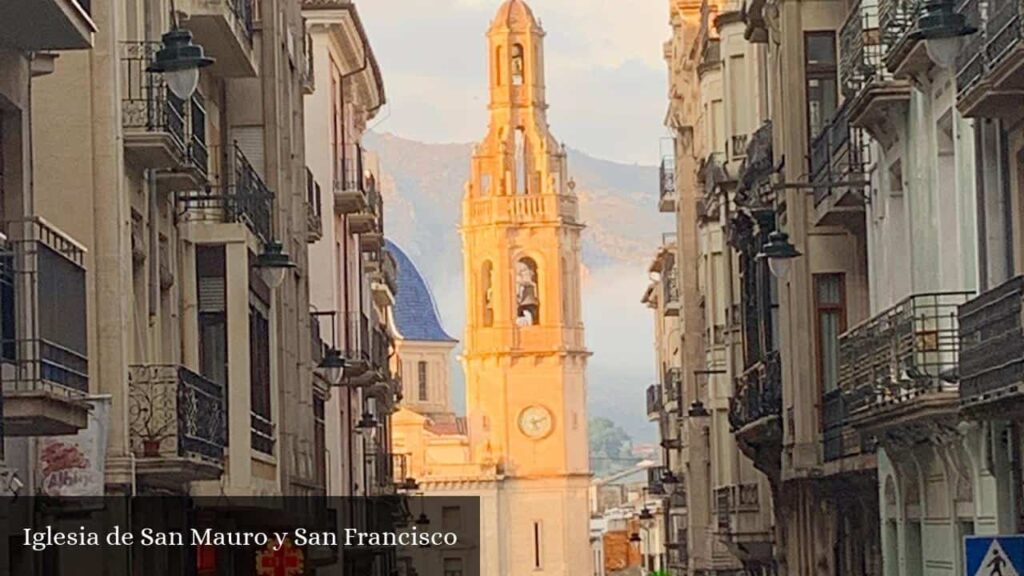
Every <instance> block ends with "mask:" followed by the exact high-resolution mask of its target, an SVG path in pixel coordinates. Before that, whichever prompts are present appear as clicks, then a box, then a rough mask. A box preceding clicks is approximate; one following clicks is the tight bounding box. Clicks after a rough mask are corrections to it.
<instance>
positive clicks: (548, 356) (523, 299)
mask: <svg viewBox="0 0 1024 576" xmlns="http://www.w3.org/2000/svg"><path fill="white" fill-rule="evenodd" d="M487 39H488V61H489V69H490V107H489V109H490V126H489V129H488V133H487V136H486V138H484V140H483V141H482V142H481V143H480V144H479V145H477V146H476V148H475V149H474V154H473V159H472V169H471V173H470V179H469V182H467V184H466V189H465V198H464V200H463V215H462V226H461V232H462V239H463V252H464V257H465V278H466V280H465V281H466V331H465V336H464V339H465V340H464V341H465V349H464V352H463V357H462V358H463V366H464V368H465V372H466V385H467V404H468V406H467V408H468V410H467V415H468V418H469V439H470V445H471V449H472V456H473V459H474V460H475V461H477V462H485V463H493V464H495V465H496V466H497V468H498V470H499V471H501V473H503V474H504V478H505V488H504V490H503V491H504V493H505V494H506V497H507V500H506V501H505V502H504V506H507V508H505V510H504V514H503V515H504V516H505V518H506V519H507V522H506V523H505V525H504V526H503V529H504V530H507V534H508V538H509V541H508V542H506V544H507V546H508V550H509V551H510V553H511V554H512V555H513V556H514V557H515V558H516V560H514V561H512V562H510V563H509V565H508V569H509V571H508V572H503V573H507V574H530V575H533V576H536V574H537V573H538V572H540V573H543V574H570V573H571V574H582V573H589V566H590V547H589V540H588V538H589V528H588V518H589V511H588V500H587V487H588V484H589V469H590V466H589V459H588V453H587V449H588V442H587V420H586V363H587V357H588V355H589V353H588V352H587V350H586V348H585V346H584V338H583V321H582V306H581V297H580V273H581V271H580V232H581V230H582V228H583V226H582V224H581V223H580V222H579V217H578V212H579V210H578V205H577V199H576V196H575V193H574V190H573V188H574V184H573V182H572V180H570V179H569V178H568V176H567V167H566V153H565V149H564V147H562V146H561V145H560V144H559V143H558V142H557V141H555V139H554V138H553V137H552V135H551V133H550V130H549V128H548V123H547V103H546V101H545V90H544V45H543V40H544V31H543V29H542V28H541V26H540V25H539V23H538V22H537V20H536V19H535V18H534V15H533V13H532V11H531V10H530V8H529V7H528V6H527V5H526V3H525V2H523V1H522V0H507V1H506V2H505V3H504V4H503V5H502V6H501V7H500V8H499V9H498V14H497V16H496V17H495V19H494V21H493V22H492V24H491V27H490V30H489V31H488V33H487Z"/></svg>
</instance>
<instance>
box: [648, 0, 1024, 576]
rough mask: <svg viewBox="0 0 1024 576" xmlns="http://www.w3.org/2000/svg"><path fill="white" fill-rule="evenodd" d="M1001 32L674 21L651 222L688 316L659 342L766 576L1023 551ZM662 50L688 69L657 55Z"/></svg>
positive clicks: (1013, 100) (800, 13)
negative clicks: (663, 226) (694, 306)
mask: <svg viewBox="0 0 1024 576" xmlns="http://www.w3.org/2000/svg"><path fill="white" fill-rule="evenodd" d="M714 8H717V9H718V10H717V16H714V17H710V18H711V19H712V20H713V21H714V23H715V24H716V26H717V32H718V36H717V46H716V45H715V39H714V38H713V37H710V36H708V37H707V39H704V37H705V32H703V30H704V29H705V28H706V26H707V24H706V22H708V20H709V15H708V14H709V12H714ZM673 9H674V10H675V9H678V11H679V13H680V14H686V13H689V14H691V15H696V14H698V12H697V11H698V8H697V7H696V6H695V5H687V4H685V3H684V4H678V3H673ZM1022 10H1024V6H1022V5H1021V4H1020V3H1019V2H988V3H986V2H972V1H966V2H956V3H954V2H914V1H911V2H898V1H890V0H859V1H855V2H829V1H819V2H786V3H776V2H762V1H759V0H748V1H746V2H744V3H743V4H742V5H741V6H738V7H735V6H724V7H722V6H718V7H714V6H708V5H707V4H705V5H704V7H703V8H702V9H700V12H699V14H700V15H699V16H698V17H691V22H695V23H694V24H691V25H690V26H689V27H687V26H685V25H684V26H682V27H680V26H679V24H678V20H676V21H675V25H674V30H675V35H676V39H675V40H674V41H673V43H672V45H669V46H668V48H670V49H669V50H667V53H666V54H667V56H668V57H669V59H670V63H671V64H672V68H671V70H672V71H673V74H672V76H671V77H672V83H671V85H672V92H671V94H670V101H671V102H673V103H676V104H677V105H676V106H675V109H677V110H679V111H680V113H679V114H678V115H677V116H673V115H672V114H671V112H670V114H669V126H670V127H671V128H673V129H674V130H675V132H676V137H677V144H676V147H675V148H676V153H675V155H674V157H673V158H671V159H669V161H668V162H667V163H666V164H665V165H670V166H672V167H674V178H672V179H671V180H672V185H671V186H668V187H665V186H664V185H663V194H662V202H661V206H660V208H661V209H662V210H667V211H671V212H675V213H676V215H677V220H678V223H679V224H678V230H677V233H678V234H679V239H678V241H677V242H678V245H679V246H680V248H679V249H678V251H677V254H678V255H679V256H678V257H677V269H678V272H677V276H678V280H677V281H678V282H680V283H681V284H682V285H683V286H684V288H683V289H682V291H681V294H682V296H681V299H682V304H681V309H682V310H684V311H685V310H686V303H685V302H686V294H687V292H686V288H685V279H686V277H687V275H693V276H694V278H695V282H696V285H697V288H696V292H695V293H696V294H697V295H698V296H697V302H699V303H700V309H701V311H702V312H703V313H704V317H703V318H702V320H703V325H696V326H694V325H691V326H689V327H688V326H687V325H686V324H685V319H686V316H685V312H684V314H683V315H682V318H683V319H684V320H683V321H684V323H683V324H682V325H681V328H680V333H681V337H680V340H681V342H682V347H683V349H684V350H685V349H686V341H687V340H688V339H691V338H694V337H695V336H697V335H699V337H700V338H701V339H702V340H703V343H702V346H701V347H700V348H702V349H703V352H704V354H705V356H704V361H705V364H706V365H707V366H710V367H715V366H724V370H721V372H720V371H719V370H715V369H710V370H708V371H707V372H706V374H707V376H708V377H709V378H715V377H717V376H727V377H728V381H727V382H726V383H725V385H724V386H723V387H722V389H721V390H719V388H718V387H717V386H715V385H714V384H710V385H706V389H707V392H705V391H704V388H703V387H702V386H703V385H702V382H701V381H700V380H699V379H697V378H694V380H693V381H692V382H693V386H694V388H693V390H692V391H691V392H689V393H690V394H691V395H696V400H699V401H700V402H702V403H704V404H705V406H703V407H702V408H706V410H707V412H709V413H710V414H711V415H712V421H714V415H715V407H716V406H717V404H716V401H715V396H714V395H715V393H717V392H722V393H723V396H726V397H728V400H727V401H728V420H729V433H731V435H732V436H733V438H734V440H735V442H736V447H737V448H738V450H739V451H740V452H741V453H742V454H743V455H744V456H745V457H746V459H748V461H749V462H748V463H749V464H751V465H753V467H755V468H756V469H757V470H758V471H759V472H760V473H762V474H763V477H757V476H755V477H756V478H757V480H758V481H759V482H763V481H765V480H767V482H768V484H769V490H768V492H767V495H769V496H770V501H769V500H762V501H760V502H759V504H761V505H760V506H759V507H758V508H759V514H761V517H760V519H761V523H760V524H758V525H757V526H758V528H759V529H760V530H759V531H758V533H759V534H760V535H761V536H762V539H760V540H759V543H760V544H762V545H763V546H762V547H759V548H757V549H758V550H760V551H761V552H762V553H767V554H765V555H762V556H761V557H760V558H761V559H762V560H763V563H762V564H761V569H763V570H765V571H766V572H771V571H774V572H777V573H788V574H881V573H883V572H884V573H885V574H893V575H895V574H901V575H902V574H908V575H909V574H920V573H936V574H946V573H948V574H953V573H962V572H963V571H964V570H965V569H966V567H965V559H964V545H963V542H964V538H965V537H967V536H970V535H995V534H1012V533H1015V532H1019V531H1020V530H1021V529H1022V526H1021V512H1020V509H1021V505H1020V502H1021V493H1022V489H1021V477H1022V476H1021V464H1020V450H1021V436H1020V430H1019V424H1018V422H1019V418H1020V410H1019V406H1018V404H1019V402H1018V401H1017V400H1016V394H1017V393H1016V392H1015V391H1014V390H1016V389H1017V386H1018V384H1019V378H1018V375H1019V371H1018V370H1017V367H1018V366H1019V365H1020V363H1021V359H1020V358H1019V356H1020V355H1019V354H1018V353H1017V348H1016V347H1015V346H1014V343H1016V341H1017V339H1018V336H1019V334H1018V332H1019V329H1020V326H1019V322H1018V318H1017V316H1019V314H1017V310H1018V306H1017V303H1019V302H1020V289H1021V286H1022V282H1021V280H1020V278H1019V277H1018V276H1015V274H1017V273H1018V272H1019V270H1020V266H1021V264H1020V262H1021V258H1020V253H1021V251H1020V249H1019V242H1020V234H1019V228H1020V223H1019V221H1018V220H1019V218H1018V217H1017V212H1018V211H1017V210H1016V206H1017V203H1018V202H1019V193H1020V190H1019V189H1020V187H1021V184H1022V182H1024V181H1022V179H1021V175H1022V174H1024V167H1022V166H1024V155H1022V154H1021V141H1020V126H1021V124H1020V122H1021V114H1022V112H1021V108H1020V106H1019V95H1017V96H1015V95H1014V94H1016V93H1015V92H1013V90H1014V88H1013V86H1019V82H1020V74H1021V70H1020V69H1019V68H1020V60H1021V58H1020V56H1021V50H1022V48H1021V46H1022V45H1024V44H1022V41H1021V36H1020V33H1019V32H1020V26H1019V23H1020V21H1021V14H1022ZM675 13H676V12H673V14H675ZM680 34H681V35H682V37H683V43H684V46H687V45H689V46H692V48H690V49H684V50H682V51H679V50H678V49H671V48H672V47H673V46H676V43H677V42H678V37H679V36H680ZM741 39H742V40H741ZM744 41H745V42H744ZM690 43H692V44H690ZM697 55H700V56H699V58H700V59H699V60H695V58H697ZM741 56H742V57H743V60H739V61H736V60H734V58H739V57H741ZM687 59H689V60H687ZM680 60H682V61H683V62H684V63H683V64H679V63H678V62H679V61H680ZM743 63H749V64H748V67H747V68H746V72H741V71H740V70H741V68H740V67H734V68H733V69H732V71H731V72H730V71H729V66H730V64H740V65H741V66H742V64H743ZM719 69H724V70H723V71H722V72H721V75H720V76H717V75H716V74H717V72H716V70H719ZM680 71H681V72H680ZM677 77H683V78H685V79H684V80H676V78H677ZM719 82H720V83H721V84H722V86H723V87H722V88H720V87H719V85H718V83H719ZM744 82H746V83H747V84H745V85H744ZM1015 83H1016V84H1015ZM737 87H740V88H739V89H738V90H737V89H736V88H737ZM718 98H721V101H720V102H719V101H718ZM716 105H717V106H718V107H719V109H720V110H721V111H720V112H716ZM741 108H742V109H745V110H746V112H745V113H744V114H739V113H737V110H738V109H741ZM671 110H672V107H670V111H671ZM752 112H756V114H754V115H753V116H751V113H752ZM680 119H681V120H680ZM709 124H710V127H709ZM692 150H699V151H701V152H699V153H697V154H696V155H695V154H693V153H692V152H691V151H692ZM705 154H706V155H707V156H703V155H705ZM693 158H697V159H698V160H700V159H703V161H698V162H697V163H694V160H693ZM731 163H733V164H731ZM664 172H666V171H665V170H664V169H663V173H664ZM691 174H693V175H696V180H697V181H698V182H700V183H702V184H703V189H704V191H705V193H704V194H703V195H701V194H694V193H691V192H689V191H688V189H687V184H686V182H687V180H688V179H689V178H690V175H691ZM664 181H665V178H663V182H664ZM666 188H667V189H666ZM673 192H674V194H675V195H674V196H673ZM717 223H720V224H717ZM719 225H720V226H721V228H720V229H719V228H718V226H719ZM717 233H721V234H722V236H723V238H724V242H721V243H719V242H716V234H717ZM684 234H693V235H696V237H697V240H696V241H694V240H693V239H687V238H684V237H683V235H684ZM688 242H690V243H693V244H695V245H696V249H690V250H689V251H688V250H687V249H686V246H687V243H688ZM719 255H720V257H721V261H722V262H723V265H722V266H720V267H717V268H716V267H714V266H712V267H710V268H708V266H707V259H710V260H711V261H714V260H715V258H716V256H719ZM659 258H662V257H661V256H660V254H659ZM690 258H692V260H691V259H690ZM659 281H660V282H664V280H663V279H659ZM723 302H724V303H725V304H724V306H723V304H722V303H723ZM718 314H722V315H721V316H718ZM661 337H663V336H662V335H661V333H660V332H659V338H661ZM677 344H678V341H674V342H673V343H672V344H671V345H670V347H671V346H674V345H677ZM734 346H735V347H734ZM658 348H659V350H663V349H664V348H665V346H664V345H663V344H661V343H659V345H658ZM722 350H724V358H725V362H724V363H723V362H722V361H721V358H723V356H722V355H721V354H722ZM730 355H732V357H734V358H736V360H735V361H734V362H733V361H730V360H729V358H730ZM683 358H684V359H683V366H684V367H685V366H686V361H687V358H688V357H687V356H685V355H684V357H683ZM685 372H686V370H685V368H684V381H685ZM683 388H684V392H683V394H686V393H687V392H686V391H685V389H686V384H684V387H683ZM649 398H650V392H649ZM696 400H695V401H696ZM649 411H650V410H649ZM682 429H683V431H684V432H685V430H686V425H685V424H684V425H683V426H682ZM716 432H717V430H716V429H715V427H714V425H712V426H711V432H710V433H709V436H710V437H712V438H713V437H715V434H716ZM715 455H717V452H713V455H712V457H711V458H710V460H711V461H712V465H711V469H712V472H711V475H710V477H712V478H715V481H719V479H718V478H717V477H716V476H717V475H716V473H715V472H714V470H715V465H714V463H713V462H714V460H715ZM694 465H696V466H697V467H700V466H702V465H706V460H705V459H704V458H703V457H702V456H701V455H694V454H693V453H692V452H691V453H689V454H685V455H684V457H683V460H682V463H681V465H680V466H679V468H680V470H681V471H682V472H683V476H682V479H683V480H684V481H685V482H686V484H687V487H688V492H693V486H692V483H693V482H695V481H698V482H699V481H700V480H701V478H700V476H697V477H693V476H692V470H693V468H694ZM688 469H689V470H690V471H691V475H686V470H688ZM739 470H740V475H741V477H742V474H743V465H741V466H740V467H739ZM741 493H742V492H741ZM749 493H750V494H753V493H754V492H753V490H750V492H749ZM758 494H759V495H766V494H765V493H764V492H758ZM690 501H691V506H692V497H690ZM715 502H716V503H717V502H718V499H717V498H715ZM723 502H724V497H723ZM766 512H768V513H770V515H769V516H764V514H765V513H766ZM690 516H691V518H692V516H693V511H692V509H691V512H690ZM691 526H692V520H691ZM689 537H690V539H691V540H692V539H693V534H692V532H691V534H690V535H689ZM689 548H690V550H691V551H692V550H693V549H694V544H693V543H691V544H690V545H689ZM746 549H747V550H749V549H751V548H746ZM695 561H696V560H695ZM695 561H694V562H695ZM747 562H748V563H747V564H745V567H748V568H749V560H747ZM690 569H692V566H691V568H690Z"/></svg>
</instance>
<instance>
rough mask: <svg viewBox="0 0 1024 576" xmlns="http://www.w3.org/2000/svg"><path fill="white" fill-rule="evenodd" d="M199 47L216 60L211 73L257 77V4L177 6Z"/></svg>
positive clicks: (234, 0)
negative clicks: (254, 45)
mask: <svg viewBox="0 0 1024 576" xmlns="http://www.w3.org/2000/svg"><path fill="white" fill-rule="evenodd" d="M178 9H179V10H181V11H182V12H183V13H184V14H185V17H184V19H183V20H182V22H181V24H182V26H184V27H185V28H188V29H189V30H190V31H191V32H192V35H193V37H194V41H195V43H196V44H201V45H202V46H203V48H205V49H206V54H207V55H208V56H211V57H213V58H215V59H216V62H215V63H214V64H213V66H211V67H210V72H211V73H212V74H215V75H217V76H222V77H227V78H238V77H242V78H254V77H256V76H257V75H258V73H259V55H258V54H257V53H256V51H255V50H254V49H253V34H254V32H255V30H256V27H255V21H256V19H257V14H256V11H257V10H258V5H257V3H256V1H255V0H184V2H183V3H179V4H178Z"/></svg>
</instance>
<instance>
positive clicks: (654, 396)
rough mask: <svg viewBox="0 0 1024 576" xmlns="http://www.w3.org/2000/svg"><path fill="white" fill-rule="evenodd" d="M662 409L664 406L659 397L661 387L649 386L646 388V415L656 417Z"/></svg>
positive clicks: (656, 385)
mask: <svg viewBox="0 0 1024 576" xmlns="http://www.w3.org/2000/svg"><path fill="white" fill-rule="evenodd" d="M664 408H665V404H664V402H663V400H662V397H661V386H660V385H658V384H651V385H650V386H648V387H647V415H648V416H652V417H653V416H658V415H660V414H661V411H662V410H663V409H664Z"/></svg>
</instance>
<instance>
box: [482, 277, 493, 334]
mask: <svg viewBox="0 0 1024 576" xmlns="http://www.w3.org/2000/svg"><path fill="white" fill-rule="evenodd" d="M482 280H483V292H484V318H483V320H484V326H493V325H494V268H493V267H492V266H491V263H490V262H485V263H484V269H483V278H482Z"/></svg>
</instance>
